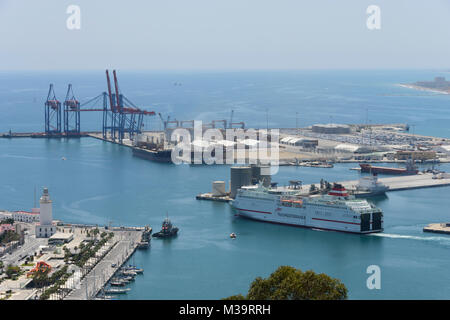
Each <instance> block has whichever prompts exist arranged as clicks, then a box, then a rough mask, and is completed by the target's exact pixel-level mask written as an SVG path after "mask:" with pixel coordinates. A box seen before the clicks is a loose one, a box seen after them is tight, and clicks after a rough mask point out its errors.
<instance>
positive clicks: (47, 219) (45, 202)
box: [36, 188, 56, 238]
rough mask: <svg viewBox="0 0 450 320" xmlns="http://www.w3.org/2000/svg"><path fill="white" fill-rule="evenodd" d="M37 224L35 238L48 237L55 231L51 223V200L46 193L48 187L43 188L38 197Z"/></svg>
mask: <svg viewBox="0 0 450 320" xmlns="http://www.w3.org/2000/svg"><path fill="white" fill-rule="evenodd" d="M39 205H40V207H39V224H38V225H37V226H36V237H37V238H50V237H51V236H52V235H53V234H55V232H56V226H54V225H53V216H52V200H51V199H50V195H49V194H48V188H44V190H43V192H42V196H41V198H40V199H39Z"/></svg>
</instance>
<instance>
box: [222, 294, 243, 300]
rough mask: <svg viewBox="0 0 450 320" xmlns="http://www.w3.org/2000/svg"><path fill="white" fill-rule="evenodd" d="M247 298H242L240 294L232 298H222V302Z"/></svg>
mask: <svg viewBox="0 0 450 320" xmlns="http://www.w3.org/2000/svg"><path fill="white" fill-rule="evenodd" d="M246 299H247V298H246V297H244V296H243V295H242V294H236V295H234V296H230V297H228V298H224V299H222V300H246Z"/></svg>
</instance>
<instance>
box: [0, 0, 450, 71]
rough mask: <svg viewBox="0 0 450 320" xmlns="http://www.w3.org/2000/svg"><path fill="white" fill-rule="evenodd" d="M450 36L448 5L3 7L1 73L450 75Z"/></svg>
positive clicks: (82, 2) (101, 2)
mask: <svg viewBox="0 0 450 320" xmlns="http://www.w3.org/2000/svg"><path fill="white" fill-rule="evenodd" d="M71 4H74V5H78V6H80V8H81V29H80V30H68V29H67V27H66V20H67V18H68V17H69V14H67V13H66V10H67V7H68V6H69V5H71ZM372 4H374V5H378V6H379V7H380V8H381V30H368V28H367V27H366V20H367V17H368V15H367V14H366V9H367V7H368V6H369V5H372ZM449 36H450V0H428V1H423V0H370V1H367V0H308V1H306V0H127V1H125V0H123V1H116V0H70V1H65V0H39V1H36V0H0V48H1V50H0V70H11V69H41V70H47V69H52V70H53V69H56V70H68V69H105V68H107V67H108V68H112V67H114V68H118V69H194V70H205V69H214V70H223V69H225V70H228V69H234V70H235V69H303V68H313V69H318V68H320V69H323V68H365V69H367V68H450V63H449V57H450V41H449V39H450V37H449Z"/></svg>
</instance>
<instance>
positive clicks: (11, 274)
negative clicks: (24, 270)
mask: <svg viewBox="0 0 450 320" xmlns="http://www.w3.org/2000/svg"><path fill="white" fill-rule="evenodd" d="M20 271H21V270H20V267H18V266H11V265H10V266H8V267H7V268H6V271H5V273H6V276H7V277H8V278H9V279H15V278H16V277H18V276H19V275H20V274H21V272H20Z"/></svg>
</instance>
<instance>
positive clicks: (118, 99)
mask: <svg viewBox="0 0 450 320" xmlns="http://www.w3.org/2000/svg"><path fill="white" fill-rule="evenodd" d="M113 77H114V90H115V92H114V93H112V89H111V80H110V77H109V71H108V70H106V81H107V86H108V97H109V106H110V107H109V110H108V108H106V111H105V114H104V117H103V119H104V121H103V127H104V128H103V132H104V136H105V138H106V135H107V132H108V131H109V132H110V138H111V139H112V140H113V141H115V140H116V139H117V140H118V141H119V143H122V141H123V139H124V137H125V134H126V133H128V135H129V138H130V139H133V138H134V136H135V135H137V134H140V133H142V128H143V120H144V116H153V115H155V112H153V111H145V110H141V109H140V108H138V107H137V106H135V105H134V104H133V103H132V102H131V101H130V100H129V99H128V98H127V97H125V96H124V95H123V94H121V93H120V92H119V82H118V80H117V74H116V70H113Z"/></svg>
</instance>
